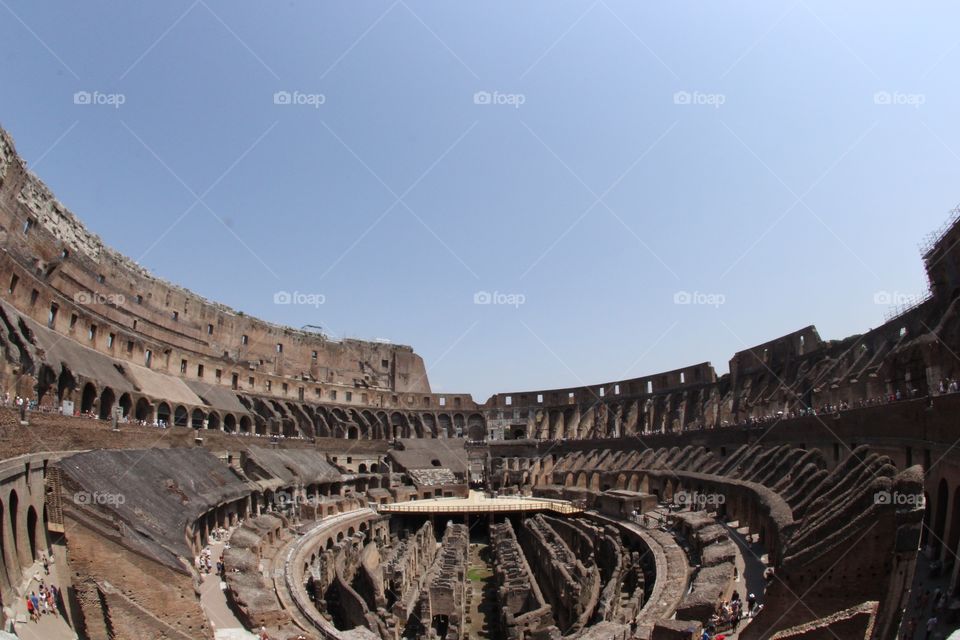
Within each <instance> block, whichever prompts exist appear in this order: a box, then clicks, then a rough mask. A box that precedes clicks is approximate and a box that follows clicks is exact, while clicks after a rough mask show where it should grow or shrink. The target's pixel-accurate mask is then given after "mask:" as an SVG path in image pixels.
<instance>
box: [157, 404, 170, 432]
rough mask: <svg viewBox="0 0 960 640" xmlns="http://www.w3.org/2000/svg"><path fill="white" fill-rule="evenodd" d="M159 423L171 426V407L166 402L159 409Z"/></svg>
mask: <svg viewBox="0 0 960 640" xmlns="http://www.w3.org/2000/svg"><path fill="white" fill-rule="evenodd" d="M157 422H158V423H160V424H161V425H165V426H166V425H169V424H170V405H168V404H167V403H166V402H161V403H160V405H159V406H158V407H157Z"/></svg>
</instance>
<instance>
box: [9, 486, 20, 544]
mask: <svg viewBox="0 0 960 640" xmlns="http://www.w3.org/2000/svg"><path fill="white" fill-rule="evenodd" d="M19 508H20V499H19V498H18V497H17V492H16V491H11V492H10V497H9V498H8V499H7V509H8V510H9V512H10V538H11V539H12V540H13V549H12V551H13V556H14V559H15V560H16V561H19V559H20V540H18V539H17V534H18V533H19V532H20V530H19V529H18V528H17V515H18V514H17V510H18V509H19Z"/></svg>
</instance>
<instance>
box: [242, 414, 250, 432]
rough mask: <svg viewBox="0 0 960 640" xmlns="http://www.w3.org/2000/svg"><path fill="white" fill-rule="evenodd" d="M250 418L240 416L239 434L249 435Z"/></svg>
mask: <svg viewBox="0 0 960 640" xmlns="http://www.w3.org/2000/svg"><path fill="white" fill-rule="evenodd" d="M250 425H251V421H250V416H240V433H250Z"/></svg>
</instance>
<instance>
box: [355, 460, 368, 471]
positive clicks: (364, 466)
mask: <svg viewBox="0 0 960 640" xmlns="http://www.w3.org/2000/svg"><path fill="white" fill-rule="evenodd" d="M366 472H367V465H365V464H364V463H362V462H361V463H360V464H359V466H357V473H366Z"/></svg>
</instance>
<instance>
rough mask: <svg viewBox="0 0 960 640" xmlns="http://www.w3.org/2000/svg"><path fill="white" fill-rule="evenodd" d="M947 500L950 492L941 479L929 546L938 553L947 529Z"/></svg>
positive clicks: (945, 481) (944, 480)
mask: <svg viewBox="0 0 960 640" xmlns="http://www.w3.org/2000/svg"><path fill="white" fill-rule="evenodd" d="M949 499H950V490H949V488H948V487H947V480H946V479H945V478H943V479H941V480H940V484H939V485H938V486H937V512H936V516H935V517H934V519H933V539H932V540H931V541H930V546H932V547H933V548H934V549H936V550H938V551H939V550H940V548H941V547H942V546H943V536H944V532H945V530H946V528H947V501H948V500H949Z"/></svg>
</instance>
